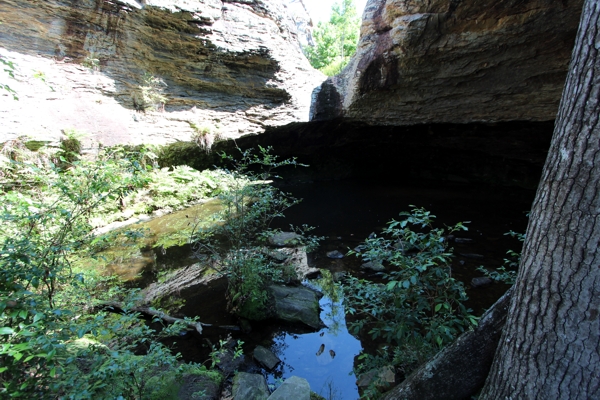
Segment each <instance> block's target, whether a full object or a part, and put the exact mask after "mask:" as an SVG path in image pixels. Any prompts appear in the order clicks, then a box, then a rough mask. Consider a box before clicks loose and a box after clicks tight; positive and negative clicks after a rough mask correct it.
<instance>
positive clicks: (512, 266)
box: [477, 231, 525, 285]
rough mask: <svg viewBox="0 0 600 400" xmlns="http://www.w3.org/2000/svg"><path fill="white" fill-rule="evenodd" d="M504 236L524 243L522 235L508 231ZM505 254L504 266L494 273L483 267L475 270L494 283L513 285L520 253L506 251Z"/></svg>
mask: <svg viewBox="0 0 600 400" xmlns="http://www.w3.org/2000/svg"><path fill="white" fill-rule="evenodd" d="M505 235H508V236H511V237H514V238H516V239H518V240H519V241H520V242H523V241H525V234H524V233H518V232H514V231H510V232H507V233H505ZM506 254H507V255H508V258H505V259H504V265H503V266H501V267H500V268H497V269H496V270H494V271H489V270H488V269H486V268H485V267H483V266H480V267H479V268H477V270H478V271H481V272H483V273H484V274H485V276H487V277H488V278H490V279H492V280H494V281H496V282H504V283H506V284H508V285H513V284H514V283H515V281H516V279H517V268H518V267H519V263H520V262H521V252H516V251H514V250H508V251H507V252H506Z"/></svg>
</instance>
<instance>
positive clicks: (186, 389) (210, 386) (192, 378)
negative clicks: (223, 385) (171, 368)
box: [176, 374, 221, 400]
mask: <svg viewBox="0 0 600 400" xmlns="http://www.w3.org/2000/svg"><path fill="white" fill-rule="evenodd" d="M177 384H179V385H181V386H180V387H179V390H178V391H177V397H176V398H177V399H181V400H187V399H195V398H197V399H200V400H217V399H218V398H219V395H220V394H221V393H220V386H219V385H218V384H217V383H216V382H215V381H214V380H213V379H211V378H210V377H209V376H206V375H198V374H184V375H183V376H181V379H180V380H178V381H177ZM198 393H202V395H201V396H198ZM194 396H196V397H194Z"/></svg>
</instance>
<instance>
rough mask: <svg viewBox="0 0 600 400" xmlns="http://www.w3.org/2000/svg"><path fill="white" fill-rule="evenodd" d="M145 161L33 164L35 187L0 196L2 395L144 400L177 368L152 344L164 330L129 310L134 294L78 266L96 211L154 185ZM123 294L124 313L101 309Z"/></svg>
mask: <svg viewBox="0 0 600 400" xmlns="http://www.w3.org/2000/svg"><path fill="white" fill-rule="evenodd" d="M139 167H140V166H139V164H138V163H137V161H135V160H127V159H120V160H114V159H107V160H104V161H103V162H99V163H89V162H79V161H75V162H73V164H72V167H71V168H70V169H69V170H67V171H64V172H62V171H59V170H56V169H53V170H37V167H33V166H30V167H29V168H31V169H32V170H33V171H35V172H36V174H37V175H36V176H37V177H38V183H37V184H36V185H32V186H30V187H28V188H27V190H23V191H21V192H16V191H8V192H5V193H1V194H0V204H1V206H0V207H1V209H0V381H1V382H2V388H1V389H0V393H1V396H2V397H11V398H59V397H60V398H118V397H119V396H121V397H122V398H136V399H137V398H142V397H144V398H145V397H148V396H149V394H150V393H152V392H153V391H156V390H159V389H160V388H161V383H160V382H154V383H152V382H153V381H152V379H155V378H156V377H157V376H160V375H161V374H163V373H164V374H173V373H175V372H176V371H177V370H178V368H179V367H178V361H177V357H176V356H172V355H170V353H169V351H168V350H167V349H165V348H164V347H162V346H161V345H159V344H153V345H149V346H148V344H149V343H150V340H151V339H155V338H156V337H157V335H158V334H157V333H156V332H154V331H152V330H151V329H150V328H149V327H147V326H146V325H145V324H144V323H142V322H140V319H139V316H138V315H137V314H136V313H132V312H128V308H129V307H130V306H131V304H133V302H134V301H135V298H136V297H135V296H136V293H135V292H132V291H125V290H116V289H114V288H111V286H110V282H109V280H108V279H107V278H101V277H99V276H98V275H97V274H96V273H95V271H93V270H82V271H75V270H73V267H72V263H71V260H72V258H73V256H74V255H75V254H76V252H78V251H79V250H80V249H83V248H85V247H86V246H88V244H89V243H90V240H91V239H92V235H91V234H90V230H91V226H90V224H89V218H90V216H91V215H92V214H93V212H94V211H95V210H97V209H98V208H99V207H100V206H101V205H102V204H104V203H110V202H115V201H118V199H119V198H122V197H123V196H126V195H127V193H129V192H130V191H132V190H134V189H135V188H139V187H142V186H144V185H145V184H146V183H147V180H146V179H145V176H146V175H145V173H144V170H143V169H140V168H139ZM115 297H116V298H117V299H118V300H119V301H120V302H121V303H122V304H124V306H123V307H124V310H123V311H124V312H123V313H122V314H114V313H109V312H106V311H103V310H102V308H101V306H100V304H102V303H103V302H105V301H107V300H112V299H114V298H115ZM181 329H182V327H181V326H175V325H174V326H170V327H167V328H166V329H164V330H163V331H162V332H161V335H171V334H173V333H174V332H179V331H180V330H181ZM83 338H87V339H89V341H88V342H85V343H83V345H82V342H81V340H82V339H83ZM140 346H142V347H140ZM143 348H145V349H146V350H145V351H142V352H141V353H140V349H143ZM134 351H135V352H136V353H134Z"/></svg>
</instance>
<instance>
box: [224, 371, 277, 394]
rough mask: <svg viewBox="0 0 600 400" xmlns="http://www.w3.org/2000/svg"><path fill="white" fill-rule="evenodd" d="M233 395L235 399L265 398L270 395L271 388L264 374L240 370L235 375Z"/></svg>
mask: <svg viewBox="0 0 600 400" xmlns="http://www.w3.org/2000/svg"><path fill="white" fill-rule="evenodd" d="M231 395H232V397H233V399H234V400H265V399H267V398H268V397H269V388H268V386H267V382H266V381H265V378H264V376H262V375H260V374H250V373H247V372H238V373H237V374H235V376H234V377H233V387H232V389H231Z"/></svg>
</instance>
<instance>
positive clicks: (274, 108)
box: [0, 0, 325, 144]
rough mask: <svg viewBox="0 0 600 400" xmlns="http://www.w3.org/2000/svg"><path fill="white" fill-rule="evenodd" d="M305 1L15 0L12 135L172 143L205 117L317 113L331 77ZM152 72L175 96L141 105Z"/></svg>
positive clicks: (214, 126) (8, 23) (251, 121)
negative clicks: (305, 51)
mask: <svg viewBox="0 0 600 400" xmlns="http://www.w3.org/2000/svg"><path fill="white" fill-rule="evenodd" d="M303 10H304V7H303V6H302V4H301V3H300V4H291V5H290V6H289V7H288V4H287V2H284V0H268V1H263V0H241V1H221V0H145V1H135V0H120V1H119V0H62V1H61V0H3V1H2V2H0V17H1V20H2V24H1V25H0V52H1V53H0V54H2V55H3V56H5V57H6V58H8V59H11V60H13V61H14V62H15V64H16V72H15V77H16V80H12V79H10V78H7V77H6V76H4V77H2V82H3V83H7V84H9V86H11V88H13V89H15V90H16V91H17V94H18V96H19V101H14V100H13V99H12V97H11V96H9V95H8V93H5V92H4V91H2V93H0V106H1V107H0V109H1V110H2V112H0V142H2V141H5V140H7V139H11V138H13V137H16V136H19V135H25V134H26V135H30V136H37V137H42V138H47V139H49V140H52V139H54V138H55V137H56V136H57V135H59V134H60V131H61V130H66V129H76V130H79V131H82V132H86V133H88V134H89V135H90V137H93V138H95V140H97V141H98V142H101V143H103V144H114V143H123V142H129V143H142V142H146V143H148V142H154V143H157V142H158V143H163V142H168V141H173V140H189V139H190V137H191V136H193V135H194V133H195V132H196V131H198V128H202V127H204V126H207V127H209V128H210V131H211V132H213V133H214V132H220V134H221V135H222V136H225V137H237V136H240V135H243V134H247V133H260V132H262V131H263V130H264V128H265V127H266V126H278V125H283V124H287V123H289V122H293V121H306V120H308V116H309V107H310V99H311V92H312V91H313V90H314V89H315V87H317V86H318V85H319V84H320V83H321V82H322V81H323V80H324V79H325V77H324V76H323V75H322V74H320V73H319V72H317V71H315V70H314V69H312V67H311V66H310V65H309V63H308V61H307V60H306V58H305V57H304V56H303V55H302V52H301V49H300V45H299V36H302V40H303V41H307V39H306V37H307V32H306V31H304V32H300V33H299V32H298V26H301V27H302V26H306V25H307V22H306V21H310V19H309V18H308V16H307V15H306V14H305V11H304V13H303ZM308 37H310V34H309V33H308ZM35 75H37V76H38V79H36V78H34V76H35ZM150 76H152V77H155V78H157V79H160V80H161V83H160V84H159V85H158V88H159V89H160V90H162V95H164V96H165V98H166V102H165V104H164V110H162V108H163V107H162V106H160V105H159V106H158V107H155V108H156V109H157V110H153V109H152V108H150V109H146V111H145V112H141V111H140V107H139V99H138V100H136V96H137V97H139V96H140V88H141V87H142V86H144V85H145V83H144V78H145V77H150ZM42 78H43V79H42ZM162 82H164V83H162ZM136 109H137V110H136Z"/></svg>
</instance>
